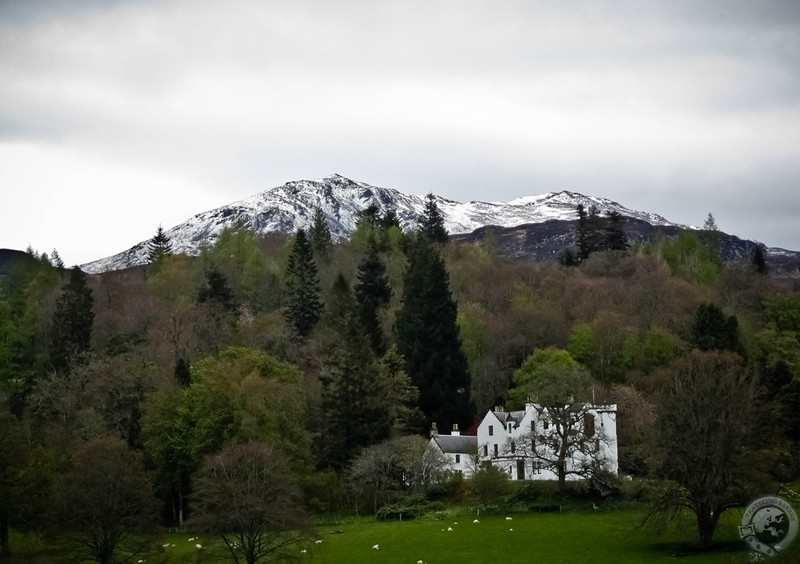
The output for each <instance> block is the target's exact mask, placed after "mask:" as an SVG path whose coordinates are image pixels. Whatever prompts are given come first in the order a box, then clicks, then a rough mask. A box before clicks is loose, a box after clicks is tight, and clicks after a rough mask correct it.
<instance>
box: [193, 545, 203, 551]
mask: <svg viewBox="0 0 800 564" xmlns="http://www.w3.org/2000/svg"><path fill="white" fill-rule="evenodd" d="M194 547H195V548H196V549H197V550H202V548H203V545H202V544H200V543H197V544H196V545H194Z"/></svg>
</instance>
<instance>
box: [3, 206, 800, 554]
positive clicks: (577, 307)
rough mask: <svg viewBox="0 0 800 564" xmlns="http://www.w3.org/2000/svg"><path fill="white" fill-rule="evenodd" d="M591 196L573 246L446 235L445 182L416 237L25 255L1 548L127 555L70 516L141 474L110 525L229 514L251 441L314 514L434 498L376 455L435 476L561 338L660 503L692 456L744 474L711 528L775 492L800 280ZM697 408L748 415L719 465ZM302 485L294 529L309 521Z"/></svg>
mask: <svg viewBox="0 0 800 564" xmlns="http://www.w3.org/2000/svg"><path fill="white" fill-rule="evenodd" d="M577 213H578V214H579V229H580V230H581V231H580V232H579V233H578V234H577V237H576V240H577V241H579V243H580V244H579V248H578V249H576V250H575V252H574V255H573V258H574V260H573V259H570V260H566V261H564V260H562V261H560V262H515V261H511V260H507V259H504V258H502V257H499V256H497V255H496V254H495V253H494V251H493V249H492V248H491V246H486V247H482V246H478V245H461V246H458V245H455V244H453V243H451V242H449V241H448V237H447V233H446V231H445V230H444V227H443V222H442V218H441V215H440V214H439V211H438V209H437V208H436V205H435V202H434V200H433V198H429V200H428V205H427V207H426V213H425V215H424V217H423V219H422V221H421V222H420V224H419V226H418V228H417V229H416V230H415V231H413V232H403V231H402V230H401V229H400V227H399V225H398V223H397V220H396V217H394V215H393V214H392V213H391V212H390V213H388V214H385V215H383V216H381V215H380V214H379V213H378V211H377V210H376V209H374V208H373V209H367V210H365V211H364V213H363V214H362V217H361V220H360V221H359V223H358V227H357V229H356V231H355V233H354V234H353V236H352V237H351V239H350V241H348V242H344V243H336V244H334V243H333V242H332V240H331V236H330V232H329V231H328V229H327V226H326V225H325V222H324V217H323V216H322V214H321V212H318V213H317V215H316V216H315V218H314V219H315V220H314V224H313V226H312V227H311V228H310V229H309V230H308V232H305V231H299V232H298V233H296V234H295V235H294V236H292V237H285V236H281V235H270V236H266V237H259V236H257V235H256V234H255V233H254V232H253V231H251V230H249V229H247V228H246V227H244V226H238V227H235V228H233V229H228V230H226V231H224V232H223V233H222V234H221V236H220V237H219V239H218V241H217V242H216V243H215V244H214V245H213V246H210V247H207V248H204V249H203V250H202V252H201V254H200V256H199V257H187V256H183V255H175V254H173V253H172V249H171V246H170V241H169V239H168V238H167V237H166V235H165V234H164V232H163V230H161V229H160V228H159V230H158V232H157V233H156V236H155V237H154V238H153V241H152V242H151V252H150V263H149V265H147V267H144V268H139V269H131V270H127V271H120V272H109V273H105V274H102V275H97V276H87V275H85V274H83V273H82V272H80V270H78V269H72V270H66V269H64V268H63V265H59V266H55V265H54V264H53V263H52V261H51V260H50V259H48V258H47V257H46V256H39V255H37V254H36V253H34V252H33V251H30V252H29V254H30V255H31V259H32V260H29V261H22V262H20V263H19V264H17V266H16V267H15V268H14V269H13V270H12V272H11V273H10V274H9V275H8V276H6V277H4V278H3V279H2V281H1V282H0V284H1V285H0V404H1V405H2V419H3V421H2V428H3V429H4V432H3V433H2V436H1V437H0V442H2V444H1V445H0V508H1V509H0V541H1V542H0V544H2V547H1V548H2V553H3V554H7V553H8V552H9V551H10V549H11V546H10V541H9V536H8V534H9V530H12V529H13V530H22V531H26V530H27V531H36V530H47V531H55V532H56V535H57V537H58V538H64V539H67V538H69V539H72V540H75V539H82V541H75V542H74V543H73V544H72V545H70V546H72V547H73V548H75V550H79V549H83V550H86V551H89V552H90V553H92V554H93V555H95V557H96V558H98V559H100V558H101V557H99V556H96V555H97V554H100V553H101V552H102V551H103V550H104V551H105V553H107V554H110V555H113V554H114V553H115V551H118V550H119V544H120V543H121V542H122V541H121V540H120V539H117V542H116V543H112V546H105V547H104V548H102V550H101V548H98V547H97V546H96V544H97V543H94V544H92V543H91V542H88V543H87V541H86V535H74V534H71V533H75V532H79V531H85V530H86V528H87V527H88V525H87V523H89V522H96V521H97V520H98V519H99V517H98V515H105V516H108V515H118V516H119V515H121V514H123V513H124V511H123V510H122V509H121V507H114V506H113V504H112V505H110V503H111V502H109V501H108V500H106V502H103V501H102V500H101V498H102V495H101V494H100V492H101V491H103V490H102V488H101V486H102V484H103V477H104V476H105V477H106V478H107V479H112V478H114V479H116V478H117V477H118V475H119V474H120V473H122V474H125V475H128V476H130V479H129V480H128V481H126V482H125V481H123V482H124V483H127V484H129V489H130V491H131V492H133V491H139V492H151V493H152V495H150V494H148V495H147V496H144V497H143V498H141V499H139V501H138V502H137V503H136V504H134V505H135V506H136V507H137V508H138V509H137V510H136V511H134V512H132V514H131V515H128V516H124V518H125V519H127V520H122V517H120V518H119V519H117V520H116V521H115V520H114V519H111V521H110V522H109V523H107V528H108V529H109V530H119V531H126V530H132V529H135V528H141V527H143V526H144V525H147V524H151V525H152V524H156V523H161V524H164V525H171V526H180V525H183V524H184V519H187V518H189V519H191V518H194V519H196V521H195V526H197V527H206V528H209V529H213V526H214V523H209V521H208V518H209V515H210V514H213V508H211V509H209V508H208V507H206V506H205V505H203V503H206V502H205V501H204V502H202V503H201V502H199V501H198V497H197V495H196V492H197V491H198V490H197V488H201V490H202V491H203V492H204V497H209V496H211V493H209V492H211V491H214V487H212V486H210V485H209V484H213V483H214V481H213V480H215V479H217V478H218V477H219V475H218V472H216V471H215V470H214V468H215V467H216V466H215V465H219V464H226V463H227V464H231V465H233V464H238V463H240V462H241V460H243V459H244V458H246V457H247V456H250V457H252V459H253V460H260V461H261V467H262V470H263V471H264V472H267V473H268V472H272V474H271V476H272V477H273V480H274V481H275V482H276V483H280V484H282V488H283V490H285V491H286V492H288V493H292V495H296V496H297V497H298V498H300V499H302V500H303V502H304V506H305V507H306V508H307V509H308V510H310V511H317V512H334V511H350V510H357V509H359V508H360V509H365V508H366V509H369V510H377V509H379V506H380V505H382V504H384V503H389V502H391V501H393V500H396V498H397V494H398V493H405V494H406V495H411V494H412V493H413V495H417V496H422V497H425V496H428V495H430V494H431V491H432V489H434V487H433V484H431V483H429V481H428V480H429V478H424V479H423V478H420V480H421V481H420V482H416V481H413V480H412V481H411V482H409V481H408V480H388V479H385V478H386V476H384V474H381V473H380V472H377V471H376V470H375V468H377V467H378V466H380V464H383V465H384V466H383V467H386V468H389V469H390V470H386V471H385V474H386V475H388V474H391V473H398V472H399V473H402V474H403V475H404V476H413V475H416V474H415V472H417V470H414V469H415V468H420V465H424V464H427V463H430V461H427V462H426V461H425V460H424V453H425V449H424V446H425V441H424V440H421V442H420V441H414V440H411V438H412V437H415V436H422V437H424V436H426V434H427V430H428V429H429V428H430V426H431V424H432V423H433V422H435V423H437V425H438V428H439V429H441V430H443V431H444V432H446V431H447V430H448V429H450V428H451V427H452V425H454V424H457V425H459V427H460V428H461V429H462V430H463V429H466V428H468V427H469V426H470V425H472V424H473V423H474V422H476V421H478V420H479V419H480V418H481V417H482V416H483V414H484V413H485V412H486V410H487V409H490V408H491V407H493V406H495V405H504V404H506V401H507V400H510V401H511V402H512V403H513V401H520V400H524V397H525V396H526V395H527V394H528V393H529V392H531V391H532V390H528V389H527V388H525V387H524V386H526V385H528V384H527V383H526V382H529V380H526V377H525V376H524V371H523V372H520V369H521V367H523V365H524V363H525V362H526V360H527V359H529V358H530V357H532V356H533V355H535V354H538V356H536V357H535V358H540V357H547V356H548V355H542V354H541V351H545V350H552V349H555V350H556V351H559V354H562V353H563V354H566V355H567V356H568V357H569V358H570V359H571V360H572V361H574V362H576V363H579V364H580V365H581V366H582V368H583V369H585V370H586V371H587V372H588V374H589V375H590V378H591V387H590V389H585V390H579V391H578V392H580V393H581V394H587V395H586V397H587V398H588V397H594V398H595V399H596V401H598V402H599V401H607V402H615V403H617V404H618V405H619V420H618V430H619V441H620V444H619V447H620V467H621V469H622V470H621V471H622V472H624V473H626V474H632V475H639V476H655V477H659V478H664V479H668V480H669V482H666V483H670V484H675V487H676V488H677V489H674V490H670V495H671V496H672V498H666V497H665V498H664V499H663V500H662V501H663V502H664V503H663V507H674V506H675V504H676V503H677V502H678V501H680V499H685V498H686V496H689V497H691V496H692V495H696V493H697V492H694V493H693V492H692V490H691V485H690V484H687V483H683V481H682V480H683V477H684V476H685V475H686V473H687V468H692V473H697V468H698V466H697V465H698V464H700V465H702V464H711V465H713V468H714V469H720V470H719V471H722V470H721V469H725V471H726V472H729V473H728V474H725V475H724V476H722V477H719V476H717V475H716V474H714V472H716V470H714V472H712V471H711V470H708V474H709V476H710V478H709V479H715V480H716V481H717V483H723V484H724V485H725V487H723V491H722V492H721V493H720V495H719V496H718V499H717V500H716V501H715V502H714V504H712V506H709V507H703V508H700V509H698V512H697V514H698V526H699V529H698V530H699V535H700V538H701V541H702V542H704V543H705V542H709V543H710V534H713V528H714V526H715V524H716V523H715V521H714V522H713V523H705V521H704V525H703V527H705V528H703V527H700V521H701V520H703V519H705V520H708V515H711V516H712V517H711V519H712V520H713V519H714V518H713V516H714V515H717V516H718V514H719V513H721V511H722V510H724V509H725V508H726V507H727V506H730V505H731V504H735V503H741V502H742V501H746V500H743V497H745V496H746V495H747V491H745V490H746V489H747V488H744V489H742V488H741V487H740V486H741V485H742V484H746V485H747V487H748V488H751V487H752V488H759V487H760V488H762V489H763V488H774V487H775V484H778V483H781V482H786V481H790V480H792V479H795V478H796V476H797V472H798V469H799V468H800V454H799V451H800V448H799V447H800V444H799V442H798V441H799V439H798V437H800V418H799V416H798V414H800V346H798V345H800V293H798V292H797V291H781V290H778V289H776V288H775V287H774V286H773V285H772V284H771V281H770V279H769V278H768V277H767V276H765V275H764V272H763V270H761V269H758V268H756V267H755V266H754V264H751V263H750V262H747V263H741V264H740V263H730V262H728V263H725V262H723V261H722V260H721V259H720V257H719V252H718V249H716V248H715V242H714V239H713V237H707V236H706V237H699V236H698V235H696V234H694V233H689V232H687V233H681V234H680V235H679V236H678V237H676V238H673V239H666V238H665V239H659V240H656V241H653V242H650V243H647V244H645V245H643V246H639V247H636V248H629V247H628V244H627V242H626V241H625V237H624V232H621V230H620V227H619V226H620V222H619V218H615V217H613V216H610V217H608V218H599V217H598V216H597V215H596V214H594V215H593V214H592V213H591V211H589V212H588V213H587V212H586V211H584V210H578V212H577ZM550 356H556V355H550ZM529 364H530V363H529ZM687 374H688V375H689V376H692V375H694V376H695V377H694V379H690V380H689V381H686V382H684V381H682V380H680V379H681V378H685V377H686V376H687ZM731 379H733V380H731ZM709 382H712V383H713V382H715V383H716V385H715V386H712V387H711V389H710V390H708V389H705V388H702V389H701V388H699V387H698V386H700V384H703V383H705V384H708V383H709ZM728 384H730V386H733V389H734V390H738V391H739V393H738V394H736V393H732V394H728V395H724V394H722V392H721V390H723V389H725V390H727V389H728ZM693 386H695V387H694V388H693ZM691 390H694V391H695V393H696V395H697V397H696V398H693V397H690V396H687V395H686V394H687V393H689V391H691ZM716 392H720V393H716ZM588 394H591V396H589V395H588ZM681 394H684V395H681ZM515 398H516V400H515ZM741 400H744V404H743V405H742V404H741ZM703 401H707V402H710V403H703ZM693 402H694V403H693ZM737 402H738V403H737ZM686 406H691V407H690V409H695V410H698V411H703V412H705V413H706V414H714V413H717V414H721V413H723V412H724V413H728V414H729V415H728V417H730V418H734V417H738V418H739V419H738V423H737V424H736V425H733V419H730V420H726V421H728V423H730V425H729V426H730V429H728V428H725V429H720V432H727V431H728V430H731V429H733V427H735V428H736V430H737V432H738V433H739V434H738V435H724V436H723V435H719V436H718V437H716V438H718V439H720V440H721V441H723V442H724V441H731V440H735V441H737V443H736V444H737V445H738V446H737V447H736V448H734V449H732V450H730V451H726V452H718V453H714V456H711V455H709V456H711V458H712V459H713V462H708V461H706V462H701V461H698V460H699V459H697V458H696V457H698V456H699V455H698V453H697V452H690V451H689V450H687V449H684V446H685V445H684V444H683V443H684V442H686V438H685V437H691V436H692V435H691V433H692V432H694V430H692V429H687V428H685V427H681V424H682V423H685V420H686V419H691V418H688V417H687V416H686V413H685V411H683V410H685V408H686ZM765 413H769V414H770V418H769V422H770V425H768V426H765V425H764V423H763V422H764V420H765V419H764V418H763V415H764V414H765ZM676 417H677V418H678V419H676ZM666 429H673V430H674V429H679V430H681V432H682V433H683V437H684V438H683V439H681V438H680V436H673V435H667V434H659V433H658V432H657V431H665V432H666ZM716 438H715V440H716ZM387 441H388V442H387ZM389 444H393V445H395V447H396V448H394V447H393V448H390V449H389V451H391V452H387V447H386V445H389ZM725 444H728V443H725ZM248 449H250V450H248ZM259 449H260V450H259ZM264 449H267V450H266V451H264ZM681 449H683V450H681ZM265 452H266V454H265ZM392 453H394V454H392ZM398 453H400V454H398ZM401 454H402V455H401ZM706 454H708V453H706ZM756 454H758V455H759V456H760V457H761V458H760V459H759V458H758V457H757V456H755V455H756ZM379 455H380V456H379ZM369 456H371V457H373V458H372V459H369V458H368V457H369ZM380 457H383V458H380ZM90 459H94V460H103V461H104V464H101V465H98V466H99V468H100V470H99V471H96V470H95V469H93V466H92V464H90V463H89V462H87V461H88V460H90ZM370 460H373V462H372V463H370ZM759 460H761V462H759ZM270 461H272V462H270ZM380 461H383V462H380ZM387 461H388V462H387ZM676 461H677V462H676ZM764 461H766V462H764ZM678 462H680V464H678ZM681 464H683V466H681ZM737 465H738V466H737ZM434 466H436V465H435V464H434ZM398 468H399V470H398ZM736 468H739V473H736V472H737V471H736V470H735V469H736ZM731 469H734V470H731ZM98 472H99V474H98ZM215 472H216V473H215ZM376 472H377V473H376ZM730 472H733V473H730ZM418 474H419V475H420V476H427V475H428V474H426V472H425V471H422V470H419V471H418ZM440 474H441V476H445V474H443V473H440ZM745 474H746V475H745ZM755 474H758V476H759V477H758V478H755V477H753V476H754V475H755ZM437 475H438V474H437ZM365 476H372V478H367V477H365ZM376 476H377V477H376ZM743 476H744V478H746V479H743ZM352 480H355V481H356V483H357V487H352V486H351V483H352V482H351V481H352ZM228 485H229V486H230V485H231V484H228ZM231 487H233V486H231ZM217 489H219V488H217ZM92 493H94V495H92ZM193 494H194V495H193ZM681 496H683V498H681ZM290 497H291V496H290ZM137 499H138V498H137ZM292 499H293V498H292ZM670 499H671V501H672V502H674V503H672V504H670V503H667V501H670ZM112 501H113V500H112ZM289 501H291V500H289V499H288V498H287V499H286V500H283V502H285V503H284V505H285V506H284V505H281V506H280V507H282V508H283V509H281V511H283V513H284V516H285V519H284V520H283V521H282V522H284V523H291V524H292V526H294V527H295V528H297V527H298V526H299V521H298V519H297V515H295V514H294V513H293V512H291V511H290V510H289V507H290V506H292V504H291V503H289ZM379 501H380V503H379ZM208 503H211V502H208ZM292 503H293V502H292ZM76 504H80V505H81V506H82V507H85V508H87V509H86V511H85V512H73V513H70V511H69V510H68V509H67V508H69V507H75V506H76ZM129 505H130V504H129ZM129 505H125V507H129ZM89 508H94V510H95V511H94V512H93V511H90V510H89ZM262 509H263V508H262ZM268 509H269V510H264V511H263V514H264V515H267V514H269V513H270V511H274V510H275V506H269V508H268ZM279 513H280V512H279ZM193 516H194V517H193ZM92 520H94V521H92ZM189 523H190V524H191V521H189ZM217 525H218V526H219V527H221V528H223V529H224V528H225V527H228V528H230V527H231V524H230V523H223V524H220V523H217ZM276 527H277V525H276ZM145 528H146V527H145ZM278 528H279V527H278ZM67 533H70V534H67ZM121 534H122V533H120V535H121ZM704 535H706V537H707V538H704ZM236 544H237V546H240V545H241V544H242V543H241V542H238V543H236ZM76 547H77V548H76ZM87 547H88V548H87ZM128 550H133V549H132V548H128ZM109 558H112V557H111V556H109ZM100 561H113V560H111V559H109V560H100Z"/></svg>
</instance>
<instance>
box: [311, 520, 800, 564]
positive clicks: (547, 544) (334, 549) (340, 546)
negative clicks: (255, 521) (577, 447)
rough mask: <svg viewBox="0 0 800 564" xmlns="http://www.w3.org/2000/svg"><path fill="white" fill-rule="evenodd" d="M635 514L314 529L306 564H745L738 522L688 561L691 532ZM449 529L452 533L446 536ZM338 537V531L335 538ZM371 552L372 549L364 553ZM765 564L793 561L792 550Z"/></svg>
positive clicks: (796, 553) (798, 557) (796, 556)
mask: <svg viewBox="0 0 800 564" xmlns="http://www.w3.org/2000/svg"><path fill="white" fill-rule="evenodd" d="M641 515H642V514H641V512H640V511H634V510H618V511H611V512H597V513H523V514H510V515H508V516H509V517H511V520H507V519H506V516H503V515H493V516H482V517H478V519H479V521H480V522H479V523H473V522H472V521H473V519H474V518H475V515H468V514H465V513H461V514H456V513H453V514H449V515H448V516H447V517H446V518H442V519H441V520H437V519H433V518H422V519H419V520H415V521H407V522H402V523H398V522H392V523H378V522H374V521H368V520H362V521H353V522H350V523H347V522H343V523H340V524H336V525H332V526H327V527H323V526H321V527H319V531H320V535H319V538H320V539H322V541H323V542H322V543H321V544H316V545H315V546H314V548H313V549H309V552H308V553H307V555H305V559H306V561H307V562H313V563H325V564H337V563H347V564H353V563H361V562H370V563H387V564H392V563H398V564H400V563H403V564H406V563H409V564H414V563H415V562H418V561H419V560H422V561H423V562H425V563H426V564H439V563H443V564H447V563H464V564H482V563H487V564H489V563H491V564H501V563H502V564H515V563H519V564H523V563H524V564H528V563H531V562H536V563H554V564H557V563H569V564H577V563H581V562H592V563H596V562H614V563H625V562H647V563H657V562H675V561H676V559H677V560H679V561H681V562H689V563H692V562H712V563H722V562H738V563H745V562H750V561H751V560H750V556H749V554H748V550H747V547H746V545H745V544H744V543H743V542H741V541H739V540H738V536H737V525H738V519H739V516H738V515H737V514H734V512H731V514H730V515H728V516H726V519H724V521H723V523H721V524H720V528H719V529H718V534H717V536H716V537H715V538H716V540H717V541H718V542H720V545H721V548H720V549H718V550H717V551H715V552H714V553H712V554H695V553H692V552H691V551H689V550H687V549H686V548H684V546H683V544H682V542H683V541H684V540H685V539H687V538H691V536H692V532H693V531H691V530H688V531H682V532H677V531H675V532H671V533H668V534H666V535H663V536H657V535H654V534H653V533H652V532H650V531H646V530H642V529H637V525H638V523H639V521H640V518H641ZM450 529H452V530H450ZM335 531H341V532H335ZM376 544H377V545H378V546H379V548H378V550H374V549H373V548H372V546H373V545H376ZM792 548H793V549H794V550H790V551H789V552H788V553H787V554H784V555H782V556H781V557H780V558H777V559H768V560H769V561H772V562H800V549H798V545H795V546H793V547H792Z"/></svg>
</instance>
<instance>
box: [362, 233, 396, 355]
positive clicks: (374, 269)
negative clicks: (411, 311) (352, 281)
mask: <svg viewBox="0 0 800 564" xmlns="http://www.w3.org/2000/svg"><path fill="white" fill-rule="evenodd" d="M355 295H356V303H357V310H358V318H359V320H360V321H361V325H362V327H363V329H364V331H365V333H366V334H367V336H368V338H369V340H370V344H371V346H372V350H373V351H374V352H375V354H376V355H382V354H383V353H384V352H386V343H385V342H384V336H383V330H382V328H381V310H382V309H383V308H385V307H386V305H387V304H388V303H389V300H390V299H391V297H392V288H391V286H390V285H389V277H388V276H387V274H386V265H385V264H384V262H383V260H382V259H381V256H380V253H378V247H377V244H376V243H375V240H374V239H372V240H371V241H370V244H369V246H368V247H367V254H366V256H365V257H364V259H363V260H362V261H361V263H360V264H359V265H358V283H357V284H356V287H355Z"/></svg>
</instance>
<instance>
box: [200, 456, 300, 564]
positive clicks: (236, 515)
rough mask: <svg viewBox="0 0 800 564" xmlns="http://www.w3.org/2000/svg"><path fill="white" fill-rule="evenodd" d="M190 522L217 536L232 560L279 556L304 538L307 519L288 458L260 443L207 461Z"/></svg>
mask: <svg viewBox="0 0 800 564" xmlns="http://www.w3.org/2000/svg"><path fill="white" fill-rule="evenodd" d="M193 500H194V501H193V504H192V507H193V509H194V512H195V513H194V515H193V516H192V518H191V519H190V520H189V521H188V524H189V525H191V526H194V527H196V528H198V529H199V530H203V531H207V532H210V533H213V534H215V535H217V536H219V537H220V538H221V539H222V541H223V542H224V543H225V546H226V547H227V550H228V552H229V553H230V555H231V557H232V558H233V561H234V562H236V563H239V562H246V563H247V564H254V563H255V562H259V561H261V560H263V559H265V558H267V557H275V558H278V557H280V556H281V555H283V554H284V553H285V551H286V549H287V548H288V547H289V546H292V545H294V544H296V543H298V542H300V541H301V540H303V539H304V538H305V535H304V531H305V530H306V528H307V521H306V519H305V515H304V513H303V511H302V508H301V502H300V496H299V494H298V491H297V489H296V487H295V485H294V484H293V482H292V479H291V474H290V470H289V466H288V460H287V459H286V458H285V457H284V456H283V455H282V454H281V453H280V452H279V451H277V450H275V449H273V448H272V447H270V446H267V445H264V444H261V443H247V444H244V445H236V446H233V447H230V448H228V449H226V450H224V451H223V452H222V453H221V454H219V455H216V456H210V457H208V458H207V459H206V462H205V465H204V467H203V468H202V469H201V470H200V472H199V474H198V476H197V479H196V481H195V486H194V495H193Z"/></svg>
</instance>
